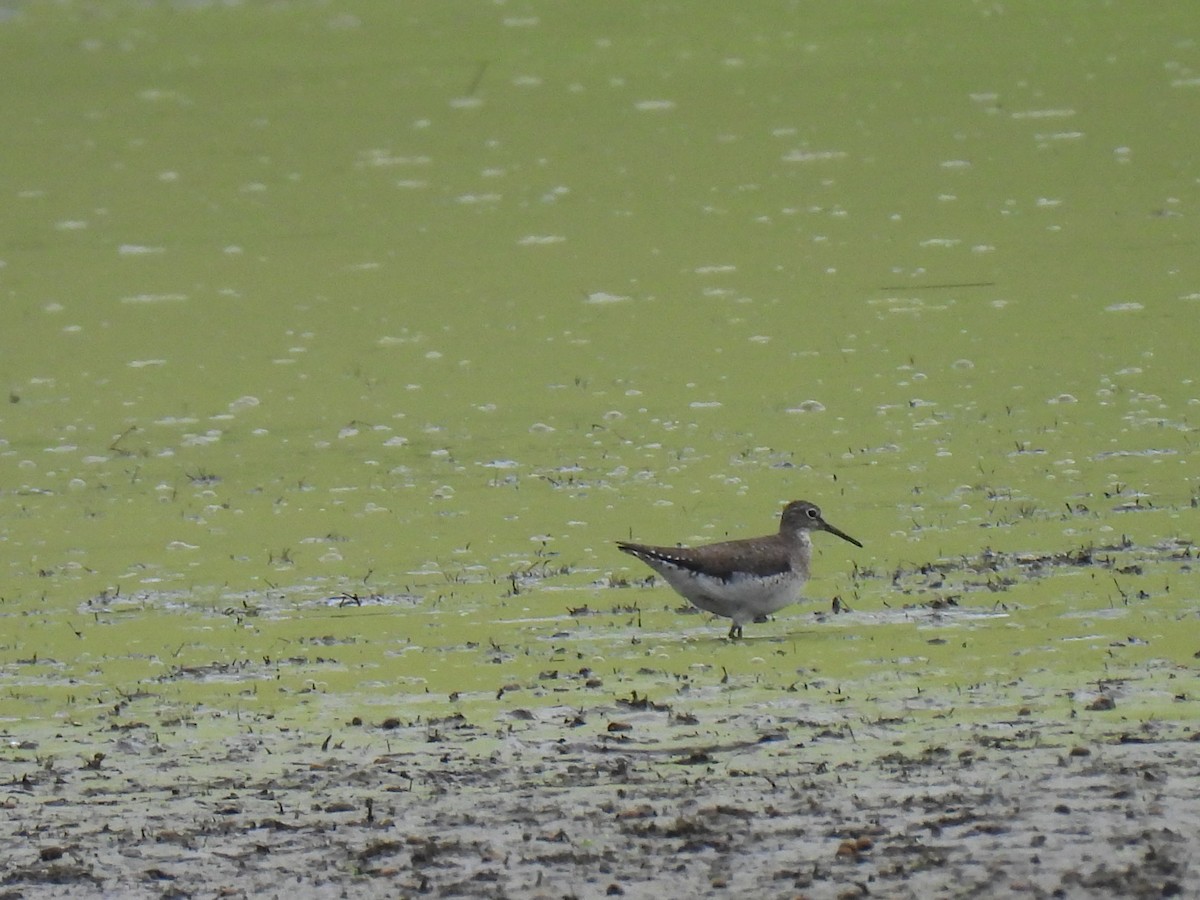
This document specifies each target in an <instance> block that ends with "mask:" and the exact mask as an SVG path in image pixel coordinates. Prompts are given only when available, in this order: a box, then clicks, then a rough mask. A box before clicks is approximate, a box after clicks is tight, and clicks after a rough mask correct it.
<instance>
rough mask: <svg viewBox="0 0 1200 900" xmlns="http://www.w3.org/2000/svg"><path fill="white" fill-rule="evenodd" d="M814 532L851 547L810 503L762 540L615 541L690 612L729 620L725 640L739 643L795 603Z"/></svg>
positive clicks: (788, 513)
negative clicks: (696, 543) (745, 629)
mask: <svg viewBox="0 0 1200 900" xmlns="http://www.w3.org/2000/svg"><path fill="white" fill-rule="evenodd" d="M814 531H827V532H829V533H830V534H835V535H837V536H838V537H840V538H841V539H842V540H844V541H849V542H850V543H851V544H853V545H854V546H856V547H861V546H862V544H861V543H859V542H858V541H857V540H855V539H854V538H852V537H850V535H848V534H846V532H844V531H842V530H841V529H839V528H835V527H834V526H833V525H830V524H829V523H828V522H826V521H825V519H824V518H823V517H822V516H821V510H820V508H819V507H818V506H817V505H816V504H815V503H810V502H809V501H807V500H793V501H792V502H791V503H789V504H788V505H787V506H785V507H784V508H783V513H782V515H780V517H779V531H778V533H776V534H770V535H765V536H764V537H756V538H743V539H742V540H736V541H721V542H720V543H717V544H705V545H703V546H700V547H653V546H650V545H648V544H635V543H632V542H630V541H617V549H619V550H621V551H622V552H624V553H628V554H629V555H630V556H635V557H637V558H638V559H640V560H641V561H642V562H644V563H645V564H646V565H648V566H649V567H650V568H652V569H653V570H654V571H655V572H657V573H658V574H659V575H661V576H662V577H663V578H664V579H666V582H667V584H669V585H670V586H671V587H672V588H674V589H675V592H676V593H678V594H679V595H680V596H682V597H683V598H684V599H686V600H687V601H688V602H689V603H691V604H692V605H693V606H695V607H697V608H699V609H702V610H704V611H705V612H710V613H713V614H714V615H717V616H723V617H725V618H727V619H732V620H733V624H732V625H731V626H730V628H729V639H730V640H737V639H739V638H741V637H742V626H743V625H745V624H746V623H747V622H754V621H762V620H765V617H766V616H767V615H768V614H770V613H773V612H775V611H777V610H780V609H783V607H785V606H789V605H791V604H792V603H795V602H796V601H797V600H799V599H800V590H801V589H802V588H803V587H804V584H805V582H807V581H808V575H809V564H810V563H811V561H812V538H811V537H810V536H809V535H810V533H811V532H814Z"/></svg>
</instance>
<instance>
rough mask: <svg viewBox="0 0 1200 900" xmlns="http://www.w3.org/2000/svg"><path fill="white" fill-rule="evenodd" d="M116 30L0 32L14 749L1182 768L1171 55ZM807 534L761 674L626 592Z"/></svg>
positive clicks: (166, 12)
mask: <svg viewBox="0 0 1200 900" xmlns="http://www.w3.org/2000/svg"><path fill="white" fill-rule="evenodd" d="M906 8H907V7H906ZM896 9H897V10H899V9H900V8H899V7H897V8H896ZM94 12H96V9H94V8H93V7H92V6H91V5H88V4H72V3H68V4H54V5H50V4H29V5H27V6H25V7H23V8H22V9H21V11H20V13H19V14H17V15H14V16H13V17H11V18H9V19H7V20H5V21H4V22H3V23H2V24H0V43H2V45H3V49H4V52H3V53H2V54H0V59H3V60H4V62H3V63H2V64H0V65H3V66H4V70H5V71H4V75H5V78H6V83H7V84H9V85H11V89H10V93H11V94H12V95H13V99H12V101H11V102H9V103H7V104H6V106H5V109H4V111H3V112H2V113H0V115H2V116H3V124H4V127H5V131H6V133H10V134H17V135H21V140H20V141H19V142H18V146H17V148H16V149H17V150H19V151H20V152H18V153H15V154H12V159H10V160H9V162H8V173H7V175H6V180H5V182H4V184H5V191H6V196H7V198H8V199H7V202H6V204H5V211H4V212H3V213H2V214H0V216H2V217H3V225H4V234H5V242H4V245H3V249H2V251H0V261H2V262H3V268H0V278H2V279H3V290H4V292H5V305H6V310H7V311H8V316H9V325H8V326H6V328H5V331H4V334H3V336H2V337H0V350H2V355H0V373H2V374H3V376H4V379H5V382H6V386H7V388H8V393H9V403H8V404H6V406H5V409H4V410H3V412H2V414H0V484H3V490H2V491H0V547H2V548H3V551H4V561H3V568H2V570H0V571H2V574H3V579H4V580H3V584H2V587H0V597H2V602H0V617H2V618H3V621H4V630H3V635H4V636H3V639H2V640H0V667H2V669H3V672H4V677H5V682H4V691H3V694H2V696H0V719H2V720H3V721H4V722H5V728H6V729H7V730H9V731H10V732H11V733H12V734H13V735H18V734H20V733H21V732H22V731H23V730H24V729H26V728H33V729H37V730H41V729H43V728H49V729H50V730H51V731H52V730H54V729H55V728H57V727H61V725H62V724H63V723H77V724H80V725H83V726H86V725H90V724H94V723H117V724H121V723H126V724H127V723H128V722H130V721H142V722H146V723H151V725H152V726H153V727H162V728H163V729H164V733H165V732H166V731H167V730H169V728H171V727H174V725H175V723H181V722H182V723H190V724H189V726H188V727H189V728H190V729H191V730H192V732H193V733H200V732H201V731H202V730H203V729H206V728H211V729H212V733H213V734H222V733H227V732H236V731H238V730H239V729H244V728H247V727H249V726H248V725H247V724H246V723H247V722H251V721H255V722H257V721H261V720H263V718H264V717H265V718H266V720H267V721H270V722H274V723H277V724H278V723H287V724H288V727H293V728H300V729H303V730H306V731H313V730H315V731H321V730H323V729H325V730H333V729H336V728H343V727H345V723H346V722H348V721H351V720H353V719H354V718H355V717H356V716H357V717H360V718H361V719H363V720H365V721H366V722H368V723H376V724H377V723H379V722H382V721H384V720H387V719H388V718H389V717H393V716H400V717H402V718H406V719H408V718H414V717H421V718H422V719H423V720H425V719H430V718H433V719H437V718H440V717H443V716H447V715H452V714H461V715H463V716H465V717H467V719H468V720H470V721H475V722H486V723H491V722H493V721H496V720H497V719H498V718H500V719H502V720H505V721H507V720H506V719H503V717H506V716H509V715H510V714H511V713H512V712H513V711H514V710H523V709H529V708H532V709H542V708H557V707H559V706H562V707H566V708H578V709H586V708H591V707H597V706H601V707H606V708H607V707H608V706H609V705H611V704H612V703H615V702H616V701H617V700H625V701H628V700H630V699H631V698H642V700H645V699H646V698H650V699H651V700H652V701H653V702H654V703H657V704H662V705H664V706H669V707H670V709H671V710H672V711H674V712H675V713H676V714H679V715H697V716H705V714H707V713H709V712H711V711H714V710H730V711H735V710H738V711H745V710H751V711H753V710H757V709H760V708H761V709H763V710H768V711H769V710H776V709H779V708H784V709H788V710H793V711H795V710H796V709H797V705H798V704H803V705H802V706H800V707H799V708H800V710H801V711H800V712H794V714H795V715H797V716H799V717H801V718H806V720H811V721H813V722H825V723H826V724H827V725H828V727H829V728H830V729H832V730H833V731H838V729H843V728H850V727H852V726H853V727H854V728H856V729H857V730H859V731H863V732H864V733H865V732H866V730H867V729H868V726H867V725H865V724H864V723H869V722H886V723H889V724H888V726H887V727H881V728H880V733H881V734H884V735H885V736H886V740H887V741H903V740H907V738H906V737H905V736H904V735H905V733H906V732H907V731H911V732H912V733H922V734H924V733H927V731H928V729H929V728H931V727H933V726H934V725H937V724H938V723H944V724H947V725H948V726H949V725H953V726H954V727H959V726H960V725H961V726H962V727H973V726H982V725H983V724H985V723H987V722H989V721H993V720H995V719H997V718H999V719H1003V720H1005V721H1009V720H1012V721H1020V719H1021V716H1020V715H1019V713H1020V711H1021V710H1022V709H1025V708H1029V709H1031V710H1032V711H1035V712H1036V713H1037V715H1038V716H1043V717H1046V718H1048V719H1050V720H1054V721H1059V720H1065V719H1067V718H1068V717H1070V716H1072V715H1087V716H1090V717H1093V718H1095V719H1098V720H1102V721H1109V720H1111V721H1112V722H1114V723H1116V725H1117V726H1118V727H1125V726H1122V725H1121V724H1120V723H1122V722H1127V723H1128V726H1127V727H1129V728H1131V729H1132V728H1136V726H1137V725H1138V723H1139V722H1145V721H1150V720H1169V721H1181V722H1190V721H1195V720H1196V718H1197V715H1196V708H1195V696H1196V689H1195V687H1194V686H1192V685H1193V684H1194V680H1195V653H1196V652H1197V650H1198V649H1200V648H1198V647H1196V646H1194V640H1193V639H1192V638H1191V637H1190V635H1191V633H1192V631H1193V629H1194V624H1195V616H1196V609H1197V606H1196V597H1197V580H1196V574H1195V571H1194V568H1195V567H1194V559H1193V558H1194V551H1193V549H1192V547H1191V544H1190V543H1188V542H1189V541H1190V540H1191V539H1192V537H1193V531H1192V525H1191V521H1192V516H1194V513H1193V512H1192V510H1193V509H1194V507H1195V504H1196V502H1197V498H1198V497H1200V488H1198V487H1197V481H1196V476H1195V474H1194V472H1193V470H1194V469H1195V465H1194V463H1195V459H1196V447H1195V440H1194V435H1195V425H1194V422H1193V419H1194V415H1195V409H1196V406H1197V403H1200V399H1198V397H1197V389H1196V383H1195V380H1194V378H1193V377H1192V375H1191V371H1192V368H1194V367H1193V365H1192V357H1193V355H1194V343H1195V341H1194V333H1195V328H1194V323H1195V321H1196V314H1197V305H1196V304H1197V299H1196V298H1197V295H1198V292H1200V288H1197V285H1196V278H1197V275H1198V274H1200V272H1198V271H1197V267H1196V263H1195V261H1194V260H1193V256H1194V254H1192V253H1190V252H1189V250H1188V248H1190V247H1191V245H1192V244H1193V243H1194V241H1195V236H1196V226H1195V215H1194V210H1193V209H1192V208H1191V199H1190V197H1191V195H1190V193H1189V191H1190V187H1191V184H1192V181H1193V180H1194V173H1191V172H1190V170H1189V168H1188V167H1189V166H1190V165H1191V162H1190V160H1191V156H1192V154H1191V145H1190V143H1189V136H1188V134H1187V133H1185V132H1186V130H1181V129H1180V128H1179V127H1178V124H1177V123H1179V122H1184V121H1192V120H1194V119H1195V116H1196V113H1197V110H1196V105H1197V103H1198V99H1197V98H1198V97H1200V94H1197V92H1196V89H1195V87H1194V86H1192V85H1191V84H1190V82H1189V80H1188V72H1189V71H1190V69H1189V67H1194V65H1195V64H1196V63H1195V59H1194V56H1195V48H1194V47H1192V46H1190V45H1188V44H1187V43H1186V42H1180V41H1179V40H1178V38H1177V37H1176V34H1177V33H1178V27H1177V26H1178V22H1176V21H1175V20H1174V18H1173V17H1174V16H1175V15H1181V14H1176V13H1172V12H1171V11H1170V10H1160V11H1157V12H1156V13H1154V14H1147V13H1144V12H1143V11H1138V13H1137V14H1136V15H1134V14H1133V13H1132V12H1130V11H1125V12H1122V9H1121V8H1118V7H1113V8H1106V9H1103V10H1088V13H1087V15H1074V14H1073V13H1072V12H1071V11H1070V10H1066V11H1060V12H1058V13H1055V14H1051V13H1046V12H1039V13H1038V14H1037V16H1031V15H1027V14H1014V15H1007V16H1002V15H995V16H991V15H981V14H980V13H979V11H975V10H973V11H971V12H970V13H969V14H966V13H964V12H962V11H961V10H957V9H951V8H950V7H948V6H939V7H937V8H935V9H931V8H922V9H921V10H918V9H917V8H916V7H913V8H912V9H911V10H909V13H911V17H912V18H911V24H910V25H908V26H906V27H904V28H900V29H898V28H897V27H896V26H897V22H896V21H894V20H893V19H892V18H891V17H890V16H886V15H884V14H883V13H882V11H876V13H875V14H872V15H866V14H865V13H860V14H858V17H857V18H854V17H852V18H844V17H843V16H842V14H841V13H840V12H839V13H838V14H837V16H836V17H835V18H833V19H826V18H823V17H822V15H823V14H822V15H817V16H816V18H806V19H805V21H804V22H803V23H800V22H795V23H793V25H794V27H790V28H779V27H778V24H779V20H778V18H777V14H780V15H782V14H783V13H782V11H780V10H774V9H773V8H770V7H763V8H762V9H761V10H759V11H757V12H753V13H752V12H750V11H744V12H743V13H742V14H741V15H739V16H738V17H736V21H734V20H731V19H730V18H729V16H728V15H727V14H726V13H723V12H718V11H716V10H711V11H705V12H703V13H696V12H694V11H693V12H690V13H689V14H688V15H687V16H686V17H683V18H679V17H676V16H673V15H672V14H671V10H670V8H669V7H664V8H663V9H662V10H660V11H659V12H658V13H655V14H652V13H647V15H650V16H651V17H653V16H654V15H662V16H664V20H663V21H670V22H672V23H674V24H673V26H672V27H671V28H670V29H665V30H656V29H654V28H648V27H647V25H646V23H645V22H641V21H638V22H624V21H620V20H619V19H615V18H612V17H608V16H602V15H600V13H599V12H597V11H596V10H592V11H583V10H580V11H577V14H576V15H575V16H573V17H571V18H570V20H569V21H568V20H567V19H566V18H565V17H563V16H562V13H561V11H557V10H552V9H549V8H547V9H544V10H542V11H541V12H540V17H535V20H530V21H526V20H523V19H522V20H519V21H518V20H516V19H504V18H503V17H502V16H500V15H499V14H496V15H493V14H492V13H495V11H494V10H492V11H490V12H489V13H488V14H483V13H480V12H478V11H477V12H476V13H474V14H473V15H472V16H470V17H468V18H469V22H468V23H467V25H466V26H465V27H459V23H458V21H457V19H456V18H455V17H454V16H450V15H449V13H448V12H447V11H445V10H443V9H441V8H440V7H439V6H438V5H436V4H434V5H423V6H422V5H418V6H417V7H413V8H412V9H411V10H410V11H409V12H401V11H399V10H398V8H395V7H392V6H389V5H387V4H369V3H361V4H356V5H351V6H349V7H347V11H346V12H345V14H344V15H342V16H338V15H333V14H332V13H331V11H330V10H329V9H326V8H323V7H321V6H319V5H307V4H287V3H285V4H274V5H272V6H271V7H270V8H269V9H267V8H255V7H251V6H239V5H229V6H226V5H215V4H214V5H206V4H195V5H194V6H193V7H189V8H186V9H182V8H174V7H172V6H171V5H170V4H128V5H126V4H111V5H106V6H105V7H104V10H103V14H101V15H93V13H94ZM897 14H898V13H897ZM876 16H880V17H881V18H876ZM1047 16H1050V17H1051V19H1052V21H1051V22H1050V24H1051V25H1052V26H1054V27H1044V26H1046V25H1047V22H1046V21H1043V20H1044V19H1045V17H1047ZM1053 16H1060V17H1061V19H1055V18H1053ZM1131 18H1135V19H1136V20H1137V27H1138V29H1139V30H1140V32H1143V33H1142V34H1141V39H1140V42H1139V43H1138V44H1137V45H1136V47H1135V46H1134V45H1132V44H1130V43H1129V42H1128V40H1127V38H1126V27H1127V26H1128V25H1129V24H1130V22H1129V21H1128V20H1130V19H1131ZM452 19H453V20H454V21H453V22H452V21H451V20H452ZM1034 19H1037V20H1038V22H1041V24H1040V25H1038V27H1034V26H1035V24H1036V23H1035V22H1034ZM685 20H686V21H685ZM522 22H524V24H522ZM531 22H532V24H531ZM450 33H453V34H454V37H455V41H456V44H455V50H454V52H453V53H446V52H442V51H439V50H436V49H432V48H436V47H437V46H438V44H437V42H436V41H433V40H432V38H434V37H436V36H439V35H441V36H446V35H447V34H450ZM1064 35H1065V36H1064ZM251 37H253V39H251ZM48 40H53V41H54V43H55V44H56V45H57V46H58V47H60V48H62V49H60V50H59V52H57V53H56V55H55V62H54V66H53V69H54V71H55V73H56V75H55V78H56V79H57V80H56V81H54V82H53V83H54V84H58V85H59V89H58V90H56V91H55V92H54V94H53V99H51V94H50V92H49V87H48V86H47V85H48V83H45V82H38V81H36V80H33V79H30V78H28V77H19V76H20V73H23V72H24V73H36V72H48V71H49V67H48V65H47V64H46V63H45V62H44V61H43V60H44V58H45V57H44V53H45V50H46V41H48ZM864 47H869V48H870V52H869V54H867V55H866V56H864V55H863V49H862V48H864ZM996 48H1001V49H1000V52H994V51H995V50H996ZM1004 48H1007V49H1004ZM1018 51H1019V53H1018ZM1018 57H1019V59H1020V63H1019V65H1018V64H1017V62H1016V60H1017V58H1018ZM851 61H853V62H851ZM985 61H986V62H985ZM1006 61H1007V62H1006ZM1141 96H1149V97H1152V98H1153V102H1150V103H1141V102H1137V103H1133V102H1130V99H1131V98H1132V97H1141ZM751 99H755V100H756V102H750V101H751ZM47 146H51V147H56V148H58V149H59V151H60V152H59V153H57V154H55V155H53V156H52V157H47V154H46V153H45V152H44V148H45V147H47ZM798 497H806V498H809V499H813V500H816V501H818V502H820V503H821V505H822V507H823V508H824V509H825V510H826V512H827V513H828V514H829V515H830V517H831V518H832V519H833V521H835V522H838V523H839V525H841V526H842V527H844V528H846V529H847V530H848V531H850V532H851V533H852V534H855V535H856V536H858V537H859V538H860V539H862V540H863V541H864V543H865V544H866V547H865V549H864V550H862V551H848V548H841V547H837V548H831V547H827V546H821V547H819V548H818V553H817V557H816V562H815V566H816V570H817V572H816V577H815V578H814V580H813V582H812V583H811V585H810V595H811V596H812V597H813V598H814V600H815V601H816V603H817V605H818V608H819V609H820V611H821V614H820V616H819V617H816V618H814V617H813V616H812V614H811V612H810V610H808V609H805V608H803V607H797V608H794V609H791V610H787V611H785V612H784V613H783V614H781V615H780V616H778V617H777V618H776V619H775V620H774V621H773V622H770V623H766V624H762V625H756V626H754V628H753V630H752V631H753V633H752V634H751V636H750V638H749V639H748V640H747V641H746V642H745V643H743V644H736V645H731V644H728V643H726V642H725V641H723V640H722V639H721V633H722V629H721V627H720V625H719V624H718V623H713V622H710V621H707V620H705V619H704V618H703V617H692V616H687V617H685V616H681V615H680V613H679V612H678V611H677V607H678V605H679V600H678V598H676V597H675V596H674V595H672V594H671V593H670V592H669V591H667V590H666V589H665V588H664V587H662V586H656V587H647V586H645V585H642V584H640V583H636V580H637V579H641V578H642V577H643V575H642V573H641V572H638V571H637V570H636V569H635V568H633V567H631V565H630V564H629V563H628V561H626V560H625V559H624V558H621V557H619V555H618V554H615V553H614V552H613V548H612V544H611V541H613V540H615V539H619V538H625V537H628V536H630V535H633V536H635V537H638V538H644V539H650V540H655V541H661V542H669V541H672V540H679V541H681V542H700V541H706V540H716V539H721V538H724V537H726V536H745V535H749V534H756V533H762V532H765V531H766V530H769V529H770V528H771V527H773V522H774V517H775V515H776V511H777V509H778V507H779V505H780V503H781V502H782V501H784V500H788V499H793V498H798ZM1089 548H1101V549H1094V550H1092V549H1089ZM1102 548H1115V549H1102ZM1070 554H1077V561H1078V564H1071V565H1068V564H1058V563H1055V562H1054V561H1055V560H1057V559H1061V558H1066V557H1068V556H1069V555H1070ZM1087 554H1090V555H1087ZM1084 555H1087V558H1086V560H1085V559H1084ZM939 579H940V580H939ZM835 595H836V596H839V597H841V598H842V599H843V600H844V601H846V602H847V603H848V604H849V605H850V607H851V608H852V610H853V612H852V613H849V614H847V615H843V616H835V615H832V614H827V613H825V612H824V611H825V610H826V609H827V608H828V601H829V599H830V598H832V597H833V596H835ZM1101 695H1103V696H1109V697H1111V698H1112V699H1114V700H1115V702H1116V705H1115V708H1113V709H1111V710H1104V709H1094V710H1087V709H1086V707H1087V706H1088V705H1089V704H1091V703H1093V702H1094V699H1095V698H1096V697H1098V696H1101ZM939 717H941V718H939ZM566 718H569V717H567V716H564V719H566ZM963 723H965V724H963ZM711 727H712V728H713V729H714V732H713V733H714V735H715V736H716V737H715V738H714V739H717V738H719V737H720V736H721V735H720V729H719V728H718V727H717V726H715V725H714V726H711ZM731 727H733V726H731ZM736 727H738V728H740V727H741V726H736ZM842 743H844V741H843V742H842Z"/></svg>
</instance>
